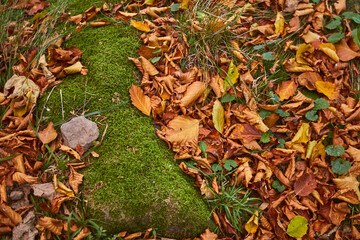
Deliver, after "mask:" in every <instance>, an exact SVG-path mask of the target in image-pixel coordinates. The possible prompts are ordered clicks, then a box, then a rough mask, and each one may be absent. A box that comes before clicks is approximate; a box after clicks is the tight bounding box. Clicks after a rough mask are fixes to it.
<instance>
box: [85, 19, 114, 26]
mask: <svg viewBox="0 0 360 240" xmlns="http://www.w3.org/2000/svg"><path fill="white" fill-rule="evenodd" d="M89 25H90V26H91V27H102V26H107V25H110V22H109V21H105V20H102V21H99V22H91V23H90V24H89Z"/></svg>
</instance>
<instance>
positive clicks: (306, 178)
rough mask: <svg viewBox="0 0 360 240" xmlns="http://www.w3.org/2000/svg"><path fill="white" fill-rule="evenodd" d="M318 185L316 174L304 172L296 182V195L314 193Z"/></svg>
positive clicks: (303, 195)
mask: <svg viewBox="0 0 360 240" xmlns="http://www.w3.org/2000/svg"><path fill="white" fill-rule="evenodd" d="M316 186H317V183H316V179H315V175H314V174H311V173H304V174H303V175H301V177H299V179H298V180H296V182H295V183H294V191H295V194H296V195H299V196H302V197H305V196H307V195H309V194H310V193H312V192H313V191H314V190H315V188H316Z"/></svg>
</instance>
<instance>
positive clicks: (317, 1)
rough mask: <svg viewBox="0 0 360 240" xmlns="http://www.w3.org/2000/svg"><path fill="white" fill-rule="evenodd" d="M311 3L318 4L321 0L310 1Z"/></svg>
mask: <svg viewBox="0 0 360 240" xmlns="http://www.w3.org/2000/svg"><path fill="white" fill-rule="evenodd" d="M311 1H312V2H313V3H319V2H320V1H321V0H311Z"/></svg>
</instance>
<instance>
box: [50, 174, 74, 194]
mask: <svg viewBox="0 0 360 240" xmlns="http://www.w3.org/2000/svg"><path fill="white" fill-rule="evenodd" d="M53 183H54V187H55V191H56V192H59V193H62V194H64V195H66V196H68V197H75V194H74V192H73V191H72V190H71V189H69V188H68V187H66V186H65V185H64V184H63V183H62V182H60V181H58V180H57V176H56V174H55V175H54V178H53Z"/></svg>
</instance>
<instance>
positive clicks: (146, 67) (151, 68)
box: [140, 56, 159, 76]
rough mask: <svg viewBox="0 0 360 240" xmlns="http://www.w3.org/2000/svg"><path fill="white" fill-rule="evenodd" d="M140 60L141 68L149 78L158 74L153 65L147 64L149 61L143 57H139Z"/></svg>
mask: <svg viewBox="0 0 360 240" xmlns="http://www.w3.org/2000/svg"><path fill="white" fill-rule="evenodd" d="M140 59H141V65H142V68H143V69H144V71H145V72H147V73H148V74H149V75H150V76H155V75H158V74H159V71H158V70H157V69H156V68H155V67H154V65H153V64H152V63H151V62H149V60H147V59H146V58H144V57H143V56H140Z"/></svg>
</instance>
